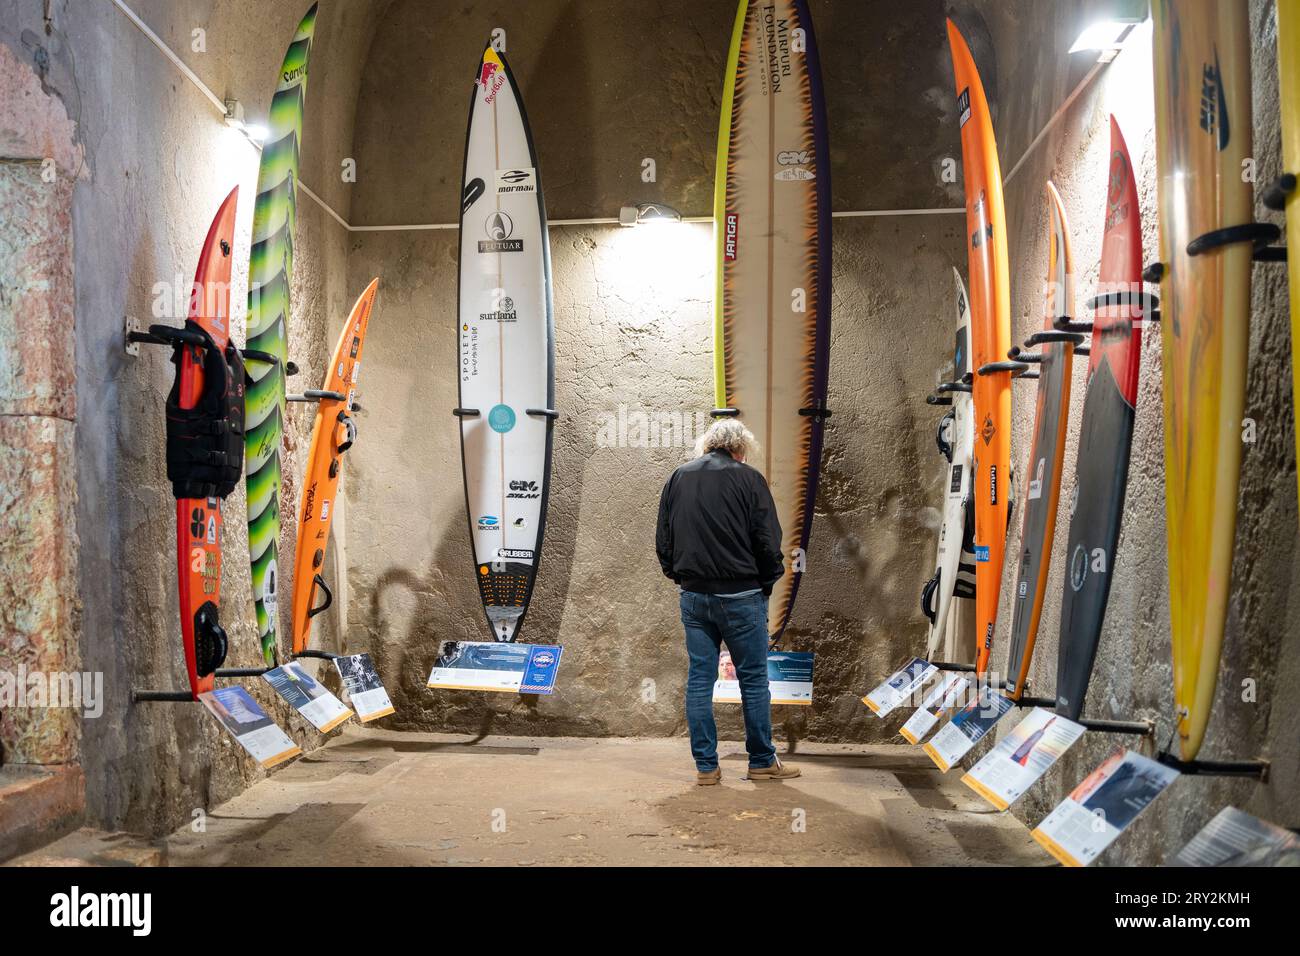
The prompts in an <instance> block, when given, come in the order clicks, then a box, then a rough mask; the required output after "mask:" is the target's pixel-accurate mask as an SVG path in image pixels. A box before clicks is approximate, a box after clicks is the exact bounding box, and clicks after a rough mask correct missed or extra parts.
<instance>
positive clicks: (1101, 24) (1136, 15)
mask: <svg viewBox="0 0 1300 956" xmlns="http://www.w3.org/2000/svg"><path fill="white" fill-rule="evenodd" d="M1145 7H1146V3H1145V2H1130V0H1123V2H1115V3H1112V4H1111V10H1110V15H1109V16H1106V17H1104V18H1102V19H1100V20H1095V21H1094V22H1092V23H1090V24H1088V26H1086V27H1084V29H1083V32H1082V33H1080V34H1079V38H1078V39H1077V40H1075V41H1074V43H1073V45H1071V47H1070V50H1069V52H1070V53H1081V52H1083V51H1085V50H1096V51H1098V52H1099V53H1100V54H1101V56H1100V57H1099V58H1098V59H1100V60H1101V62H1103V63H1106V62H1109V61H1110V60H1113V59H1114V58H1115V54H1116V53H1118V52H1119V48H1120V44H1122V43H1123V42H1124V40H1125V38H1126V37H1127V36H1128V35H1129V32H1130V31H1131V30H1132V29H1133V28H1134V27H1135V26H1137V25H1138V24H1139V23H1141V22H1142V21H1143V20H1144V19H1145V18H1146V9H1145Z"/></svg>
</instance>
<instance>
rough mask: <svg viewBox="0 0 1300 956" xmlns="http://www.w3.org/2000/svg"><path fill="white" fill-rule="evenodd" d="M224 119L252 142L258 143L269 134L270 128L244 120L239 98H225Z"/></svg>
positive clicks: (242, 106)
mask: <svg viewBox="0 0 1300 956" xmlns="http://www.w3.org/2000/svg"><path fill="white" fill-rule="evenodd" d="M225 121H226V125H227V126H229V127H230V128H231V129H237V130H239V131H240V132H241V133H243V134H244V135H245V136H247V137H248V138H249V139H250V140H252V141H253V143H254V144H258V145H260V144H261V143H262V142H263V141H264V140H265V139H266V137H267V136H269V135H270V130H268V129H267V128H266V127H265V126H262V125H261V124H259V123H247V122H245V121H244V104H243V103H241V102H239V100H226V116H225Z"/></svg>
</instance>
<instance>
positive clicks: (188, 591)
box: [176, 186, 243, 700]
mask: <svg viewBox="0 0 1300 956" xmlns="http://www.w3.org/2000/svg"><path fill="white" fill-rule="evenodd" d="M238 197H239V187H238V186H236V187H235V188H234V189H232V190H231V191H230V195H228V196H227V197H226V199H225V201H224V202H223V203H222V204H221V208H220V209H218V210H217V215H216V217H215V218H214V219H213V220H212V225H211V226H210V227H209V228H208V237H207V239H205V240H204V242H203V251H202V253H201V254H200V255H199V266H198V268H197V269H196V270H195V272H194V285H193V286H192V287H191V290H190V308H189V321H191V322H194V323H196V324H198V325H200V326H202V327H203V329H204V330H205V331H206V332H207V333H208V335H210V336H211V337H212V341H213V343H214V344H215V345H216V346H217V348H218V349H223V350H224V349H225V347H226V345H227V343H228V342H229V341H230V264H231V259H232V255H233V252H234V242H235V205H236V202H237V200H238ZM205 357H206V356H205V350H204V349H203V348H201V347H199V346H197V345H185V346H184V347H183V349H182V352H181V365H180V382H179V387H180V391H179V396H178V397H179V404H180V407H181V408H193V407H194V406H195V405H196V404H198V401H199V398H200V396H201V395H202V394H203V382H204V371H203V364H204V359H205ZM237 386H238V387H239V388H241V389H242V388H243V382H239V383H237ZM240 401H242V398H241V399H240ZM176 570H177V579H178V580H179V582H180V605H181V636H182V638H183V641H184V645H185V668H186V671H187V673H188V675H189V679H190V692H191V694H193V696H194V699H195V700H198V698H199V694H201V693H203V692H205V691H209V690H212V685H213V675H212V673H211V672H209V673H206V674H200V673H199V670H200V667H199V664H200V659H201V658H202V657H203V656H204V655H202V654H200V653H199V652H198V651H197V650H196V641H200V642H202V641H210V640H213V639H215V634H214V630H213V629H214V628H215V629H217V630H219V629H220V624H219V621H218V611H219V609H220V606H221V499H220V498H178V499H177V501H176ZM222 639H223V640H224V636H223V638H222ZM205 669H206V668H205Z"/></svg>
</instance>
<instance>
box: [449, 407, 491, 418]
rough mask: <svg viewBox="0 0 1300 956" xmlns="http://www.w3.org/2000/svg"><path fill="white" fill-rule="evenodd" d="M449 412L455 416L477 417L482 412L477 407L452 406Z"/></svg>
mask: <svg viewBox="0 0 1300 956" xmlns="http://www.w3.org/2000/svg"><path fill="white" fill-rule="evenodd" d="M451 413H452V414H453V415H455V416H456V417H457V418H478V416H480V415H482V414H483V413H482V412H480V411H479V410H478V409H477V408H453V409H452V410H451Z"/></svg>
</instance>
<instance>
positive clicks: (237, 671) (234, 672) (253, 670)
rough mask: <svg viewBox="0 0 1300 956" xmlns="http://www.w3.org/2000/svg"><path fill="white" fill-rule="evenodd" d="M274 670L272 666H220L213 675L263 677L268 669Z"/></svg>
mask: <svg viewBox="0 0 1300 956" xmlns="http://www.w3.org/2000/svg"><path fill="white" fill-rule="evenodd" d="M271 670H274V668H271V667H219V668H217V669H216V670H215V671H213V673H212V676H213V677H261V676H262V675H263V674H265V673H267V672H268V671H271Z"/></svg>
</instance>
